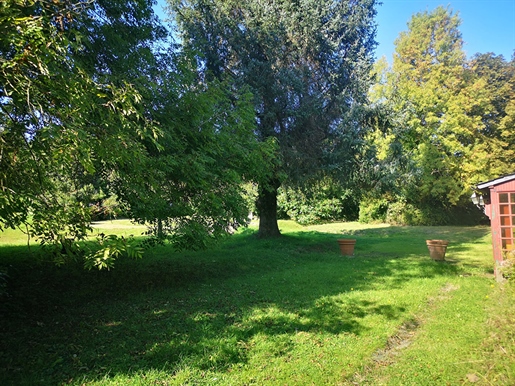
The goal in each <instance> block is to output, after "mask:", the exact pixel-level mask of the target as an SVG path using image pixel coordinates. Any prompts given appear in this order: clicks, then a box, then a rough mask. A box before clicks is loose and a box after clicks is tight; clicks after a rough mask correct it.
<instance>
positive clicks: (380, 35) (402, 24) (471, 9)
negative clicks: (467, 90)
mask: <svg viewBox="0 0 515 386" xmlns="http://www.w3.org/2000/svg"><path fill="white" fill-rule="evenodd" d="M382 2H383V4H382V5H380V6H378V8H377V17H376V21H377V24H378V27H377V38H376V40H377V41H378V43H379V46H378V47H377V49H376V57H377V58H380V57H382V56H386V58H387V59H388V61H389V62H390V63H391V61H392V55H393V52H394V50H395V46H394V42H395V39H397V37H398V36H399V33H400V32H401V31H406V30H407V29H408V27H407V23H408V21H409V20H410V19H411V16H412V15H414V14H416V13H418V12H424V11H432V10H433V9H435V8H436V7H438V6H439V5H441V6H444V7H447V6H449V8H450V9H451V10H452V11H453V12H454V13H457V14H458V15H459V17H460V19H461V26H460V31H461V34H462V37H463V40H464V43H465V44H464V47H463V48H464V50H465V53H466V54H467V56H468V57H471V56H472V55H474V54H475V53H477V52H480V53H487V52H493V53H495V54H497V55H503V56H504V58H505V59H506V60H510V59H511V57H512V54H513V52H514V50H515V0H447V2H445V1H442V0H382Z"/></svg>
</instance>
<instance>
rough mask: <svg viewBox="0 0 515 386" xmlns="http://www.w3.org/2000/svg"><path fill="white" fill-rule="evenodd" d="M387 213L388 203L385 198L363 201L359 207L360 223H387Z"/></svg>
mask: <svg viewBox="0 0 515 386" xmlns="http://www.w3.org/2000/svg"><path fill="white" fill-rule="evenodd" d="M387 211H388V201H387V200H386V199H384V198H382V199H374V200H366V201H363V202H361V203H360V205H359V222H362V223H365V224H369V223H374V222H386V213H387Z"/></svg>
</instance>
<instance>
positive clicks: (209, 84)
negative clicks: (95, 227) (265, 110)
mask: <svg viewBox="0 0 515 386" xmlns="http://www.w3.org/2000/svg"><path fill="white" fill-rule="evenodd" d="M152 5H153V1H148V0H134V1H130V2H126V1H118V0H116V1H111V0H109V1H104V0H98V1H94V2H79V3H77V4H76V5H74V6H73V7H72V6H71V4H69V3H68V2H58V1H57V2H39V1H28V2H20V1H15V0H8V1H7V2H6V3H5V5H4V4H3V5H2V7H1V8H0V23H1V24H0V30H1V31H4V32H5V33H3V34H2V35H1V36H0V53H1V55H0V87H1V88H0V109H1V111H2V114H1V115H0V204H1V205H0V229H2V228H6V227H10V228H14V227H17V226H20V225H24V226H27V227H28V228H29V233H30V235H31V236H32V237H35V238H38V239H39V240H40V241H41V242H42V243H43V245H44V247H45V251H46V253H49V254H50V255H51V256H54V257H55V258H54V260H55V261H56V262H58V263H59V264H61V263H64V262H65V261H66V260H76V259H82V258H84V252H83V251H80V250H79V249H80V248H79V246H80V245H81V244H79V243H78V242H79V241H81V240H84V239H85V237H86V235H87V232H88V230H89V224H90V222H91V220H92V219H98V218H105V217H111V216H116V215H118V214H120V213H124V214H127V215H129V216H131V217H132V218H134V219H136V220H137V221H139V222H141V223H150V224H155V223H159V224H164V227H162V228H161V230H164V231H169V235H170V236H173V233H174V232H177V235H175V237H170V238H169V239H170V240H175V241H177V243H178V246H180V247H181V248H182V247H186V246H188V247H192V248H197V247H199V246H205V245H206V242H205V238H210V237H211V238H213V239H218V238H220V237H221V236H222V235H223V234H226V233H227V232H228V231H229V229H230V228H231V225H233V224H239V225H243V224H245V222H246V217H247V214H248V209H247V208H246V205H245V201H244V200H243V198H242V197H241V195H242V190H241V185H242V184H243V182H244V181H247V180H249V181H250V180H252V179H256V178H259V177H260V176H262V175H264V174H266V173H267V172H265V171H266V170H267V169H269V167H268V160H269V159H271V158H272V157H271V155H272V154H274V153H275V149H276V147H275V144H274V142H273V141H268V140H267V141H263V142H261V143H257V142H256V140H255V136H254V131H253V129H254V127H255V119H254V118H255V117H254V113H253V108H252V102H251V98H252V96H251V95H250V94H249V92H248V90H247V88H245V87H238V88H234V87H232V86H233V85H232V84H229V83H228V82H227V81H224V80H223V79H219V80H212V81H207V80H206V78H204V77H202V76H199V74H198V71H197V70H198V68H197V63H196V62H195V60H194V59H192V58H193V54H192V53H191V52H189V51H187V50H183V51H182V52H173V50H174V47H173V46H171V43H170V42H169V41H166V40H165V38H166V37H167V36H166V35H167V33H166V30H165V29H164V28H163V27H162V26H161V25H160V24H159V22H158V19H157V18H156V16H155V15H154V13H153V10H152ZM188 227H191V229H187V228H188ZM199 232H200V233H202V234H203V235H204V236H205V238H201V237H186V236H185V235H189V234H196V233H199ZM161 236H162V235H159V237H161ZM186 239H187V242H186V241H184V240H186ZM108 241H109V243H114V244H116V243H115V241H116V239H111V238H107V239H106V240H101V242H102V243H103V244H106V243H107V242H108ZM195 243H198V244H195ZM114 244H113V246H112V247H111V246H109V247H104V248H103V249H102V250H103V251H104V252H103V253H104V255H102V256H103V257H102V256H100V255H98V256H96V257H95V258H92V259H89V260H88V262H87V265H88V267H91V266H96V267H98V268H107V267H110V266H111V265H112V264H111V262H112V261H113V258H115V257H116V256H117V255H118V254H119V252H118V250H119V248H118V246H116V245H114ZM126 252H127V251H125V253H126ZM98 253H100V252H98ZM131 253H132V252H131ZM66 255H69V256H68V257H67V256H66Z"/></svg>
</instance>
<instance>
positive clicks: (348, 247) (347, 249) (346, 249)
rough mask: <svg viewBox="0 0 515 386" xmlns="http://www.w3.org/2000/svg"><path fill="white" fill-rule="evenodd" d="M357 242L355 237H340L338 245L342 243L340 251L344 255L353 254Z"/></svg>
mask: <svg viewBox="0 0 515 386" xmlns="http://www.w3.org/2000/svg"><path fill="white" fill-rule="evenodd" d="M355 244H356V240H355V239H338V245H340V251H341V253H342V255H343V256H353V255H354V245H355Z"/></svg>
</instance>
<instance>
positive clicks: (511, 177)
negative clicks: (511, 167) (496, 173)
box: [477, 173, 515, 189]
mask: <svg viewBox="0 0 515 386" xmlns="http://www.w3.org/2000/svg"><path fill="white" fill-rule="evenodd" d="M513 180H515V173H513V174H508V175H506V176H504V177H499V178H496V179H495V180H491V181H486V182H482V183H480V184H478V185H477V188H478V189H485V188H489V187H490V186H495V185H499V184H503V183H505V182H509V181H513Z"/></svg>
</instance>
